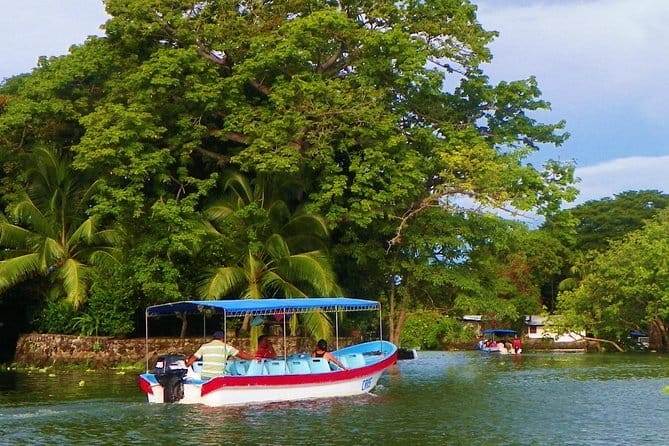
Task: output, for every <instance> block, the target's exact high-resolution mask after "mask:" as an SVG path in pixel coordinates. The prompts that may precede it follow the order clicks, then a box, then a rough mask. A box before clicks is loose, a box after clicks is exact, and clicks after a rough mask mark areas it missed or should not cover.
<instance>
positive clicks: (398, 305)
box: [388, 284, 407, 345]
mask: <svg viewBox="0 0 669 446" xmlns="http://www.w3.org/2000/svg"><path fill="white" fill-rule="evenodd" d="M389 301H390V305H389V307H390V309H389V310H388V328H389V331H390V333H389V340H390V342H392V343H393V344H395V345H399V342H400V335H401V333H402V327H403V326H404V321H405V319H406V316H407V308H406V302H405V300H401V301H398V299H397V286H396V285H395V284H393V285H392V286H391V289H390V298H389Z"/></svg>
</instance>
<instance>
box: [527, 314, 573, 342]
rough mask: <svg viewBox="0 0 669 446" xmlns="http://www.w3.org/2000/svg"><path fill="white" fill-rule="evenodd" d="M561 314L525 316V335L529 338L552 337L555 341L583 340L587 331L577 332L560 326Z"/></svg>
mask: <svg viewBox="0 0 669 446" xmlns="http://www.w3.org/2000/svg"><path fill="white" fill-rule="evenodd" d="M560 319H561V317H560V316H559V315H551V316H540V315H538V314H533V315H529V316H525V336H527V338H528V339H552V340H553V341H555V342H575V341H581V340H583V336H585V331H582V332H580V333H576V332H573V331H568V330H564V329H562V328H560Z"/></svg>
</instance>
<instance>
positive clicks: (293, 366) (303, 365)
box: [288, 359, 311, 375]
mask: <svg viewBox="0 0 669 446" xmlns="http://www.w3.org/2000/svg"><path fill="white" fill-rule="evenodd" d="M288 370H289V371H290V373H291V374H293V375H308V374H309V373H311V369H310V368H309V361H307V360H306V359H289V360H288Z"/></svg>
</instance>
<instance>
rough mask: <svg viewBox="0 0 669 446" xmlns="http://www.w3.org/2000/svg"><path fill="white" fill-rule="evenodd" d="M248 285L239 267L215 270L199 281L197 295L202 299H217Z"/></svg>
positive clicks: (245, 276) (243, 272) (244, 274)
mask: <svg viewBox="0 0 669 446" xmlns="http://www.w3.org/2000/svg"><path fill="white" fill-rule="evenodd" d="M246 283H248V277H247V275H246V273H245V271H244V270H243V269H241V268H239V267H236V266H232V267H222V268H217V269H215V270H214V271H213V273H212V274H210V275H208V276H207V277H205V278H204V279H203V280H202V281H200V285H199V287H198V294H199V295H200V297H202V298H204V299H217V298H219V297H220V296H223V295H225V294H227V293H229V292H231V291H233V290H235V289H237V288H241V287H243V286H244V284H246Z"/></svg>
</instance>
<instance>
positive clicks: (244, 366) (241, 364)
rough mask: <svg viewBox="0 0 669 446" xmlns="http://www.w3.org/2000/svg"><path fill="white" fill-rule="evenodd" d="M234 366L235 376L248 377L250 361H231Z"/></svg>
mask: <svg viewBox="0 0 669 446" xmlns="http://www.w3.org/2000/svg"><path fill="white" fill-rule="evenodd" d="M231 363H232V365H233V367H234V368H233V370H234V371H235V373H234V374H235V375H242V376H243V375H246V372H247V371H248V369H249V361H248V360H246V359H238V360H236V361H231Z"/></svg>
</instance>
